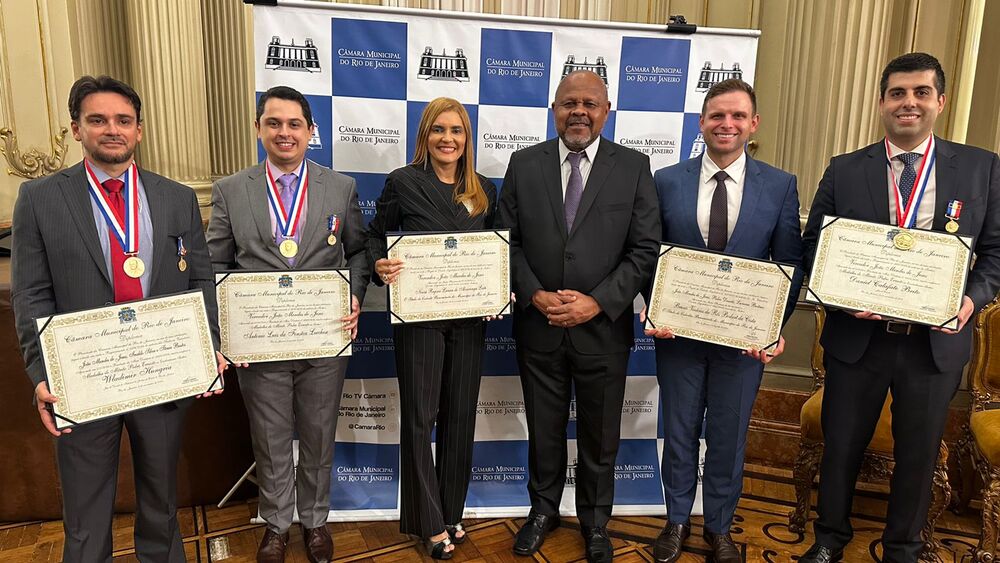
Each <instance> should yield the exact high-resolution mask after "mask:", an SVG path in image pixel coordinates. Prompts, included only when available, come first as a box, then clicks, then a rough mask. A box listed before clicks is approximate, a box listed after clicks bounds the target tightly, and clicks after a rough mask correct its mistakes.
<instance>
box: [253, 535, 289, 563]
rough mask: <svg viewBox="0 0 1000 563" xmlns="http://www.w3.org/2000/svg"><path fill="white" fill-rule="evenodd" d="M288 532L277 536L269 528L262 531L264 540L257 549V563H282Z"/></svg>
mask: <svg viewBox="0 0 1000 563" xmlns="http://www.w3.org/2000/svg"><path fill="white" fill-rule="evenodd" d="M287 545H288V532H285V533H284V534H281V535H278V534H277V533H276V532H273V531H272V530H271V529H270V528H267V529H265V530H264V539H262V540H260V547H258V548H257V563H284V561H285V546H287Z"/></svg>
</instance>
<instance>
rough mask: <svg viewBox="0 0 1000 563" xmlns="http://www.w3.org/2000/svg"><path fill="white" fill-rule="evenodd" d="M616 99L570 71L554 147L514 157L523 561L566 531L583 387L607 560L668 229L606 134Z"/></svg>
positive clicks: (598, 535) (584, 495)
mask: <svg viewBox="0 0 1000 563" xmlns="http://www.w3.org/2000/svg"><path fill="white" fill-rule="evenodd" d="M610 109H611V103H610V102H609V101H608V92H607V88H606V86H605V84H604V82H603V80H601V78H600V77H599V76H597V75H596V74H594V73H592V72H589V71H578V72H573V73H570V74H569V75H567V76H566V77H565V78H564V79H563V80H562V82H561V83H560V84H559V87H558V88H557V89H556V95H555V101H554V102H553V103H552V112H553V114H554V118H555V125H556V131H557V133H558V134H559V138H558V139H552V140H549V141H545V142H543V143H539V144H537V145H535V146H533V147H529V148H527V149H524V150H520V151H518V152H515V153H514V154H513V155H511V159H510V165H509V166H508V168H507V175H506V177H505V178H504V181H503V188H502V195H501V204H500V212H501V217H502V224H503V225H504V226H506V227H509V228H510V229H511V241H510V242H511V261H512V270H513V271H512V283H513V287H514V292H515V294H516V296H517V304H518V305H519V307H518V311H517V313H516V314H515V315H514V338H515V339H516V342H517V358H518V367H519V369H520V372H521V385H522V388H523V390H524V401H525V410H526V415H527V423H528V441H529V446H528V447H529V450H528V476H529V477H528V494H529V496H530V498H531V512H530V513H529V514H528V519H527V521H526V522H525V523H524V526H522V528H521V530H520V531H519V532H518V534H517V540H516V541H515V544H514V553H516V554H518V555H531V554H532V553H534V552H535V551H537V550H538V548H539V547H540V546H541V544H542V541H543V540H544V539H545V535H546V533H548V532H549V531H550V530H552V529H554V528H555V527H557V526H558V525H559V501H560V499H561V497H562V492H563V485H564V483H565V478H566V457H567V455H566V423H567V420H568V416H569V402H570V388H571V385H572V387H573V388H574V389H575V390H576V410H577V445H578V452H579V453H578V466H577V471H576V511H577V516H578V517H579V519H580V525H581V528H582V531H583V536H584V539H585V541H586V545H587V559H588V561H610V560H611V557H612V550H611V543H610V541H609V538H608V535H607V531H606V529H605V526H606V524H607V522H608V519H609V518H610V517H611V507H612V504H613V502H614V478H615V475H614V464H615V457H616V455H617V452H618V441H619V435H620V425H621V408H622V402H623V401H624V394H625V369H626V364H627V363H628V354H629V350H630V348H631V346H632V344H633V338H634V337H633V333H632V326H633V318H632V309H631V307H632V302H633V299H634V298H635V296H636V295H637V294H638V292H639V290H640V289H641V288H643V287H645V286H646V284H647V283H648V281H649V278H650V276H651V275H652V271H653V264H654V262H655V260H656V252H657V248H658V244H657V236H658V235H659V232H660V221H659V215H658V214H657V210H656V192H655V190H654V188H653V178H652V175H651V174H650V170H649V158H648V157H646V156H645V155H643V154H640V153H638V152H636V151H634V150H632V149H629V148H626V147H623V146H621V145H617V144H615V143H612V142H610V141H607V140H605V139H601V138H600V134H601V128H602V127H603V126H604V122H605V120H606V119H607V116H608V112H609V111H610Z"/></svg>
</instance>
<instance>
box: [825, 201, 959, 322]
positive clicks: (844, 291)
mask: <svg viewBox="0 0 1000 563" xmlns="http://www.w3.org/2000/svg"><path fill="white" fill-rule="evenodd" d="M971 246H972V239H971V238H970V237H967V236H960V235H954V234H949V233H937V232H933V231H923V230H917V229H900V228H898V227H895V226H892V225H885V224H881V223H869V222H866V221H857V220H853V219H844V218H840V217H830V216H826V217H824V218H823V227H822V229H821V230H820V235H819V240H818V242H817V245H816V257H815V260H814V262H813V269H812V276H810V279H809V287H808V291H807V294H806V300H808V301H812V302H814V303H819V304H821V305H825V306H831V307H838V308H842V309H849V310H853V311H872V312H873V313H876V314H879V315H884V316H887V317H892V318H896V319H901V320H905V321H910V322H915V323H920V324H926V325H930V326H935V327H941V328H947V329H957V328H958V325H959V319H958V313H959V310H960V309H961V306H962V299H963V297H964V295H965V281H966V277H967V275H968V272H969V262H970V260H971V259H972V250H971Z"/></svg>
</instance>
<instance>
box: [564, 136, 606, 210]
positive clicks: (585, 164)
mask: <svg viewBox="0 0 1000 563" xmlns="http://www.w3.org/2000/svg"><path fill="white" fill-rule="evenodd" d="M600 144H601V138H600V137H597V138H596V139H594V140H593V142H591V143H590V145H589V146H587V148H585V149H583V154H584V158H581V159H580V176H582V177H583V187H584V189H586V188H587V178H589V177H590V168H591V166H593V164H594V158H596V157H597V147H598V146H600ZM571 152H573V151H571V150H569V148H568V147H567V146H566V144H565V143H563V140H562V139H559V163H560V164H559V169H560V170H561V171H562V194H563V201H566V185H567V184H569V174H570V172H572V171H573V165H572V164H570V163H569V159H567V158H566V156H567V155H569V153H571Z"/></svg>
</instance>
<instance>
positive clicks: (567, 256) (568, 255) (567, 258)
mask: <svg viewBox="0 0 1000 563" xmlns="http://www.w3.org/2000/svg"><path fill="white" fill-rule="evenodd" d="M572 259H573V253H572V252H567V253H566V260H572Z"/></svg>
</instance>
